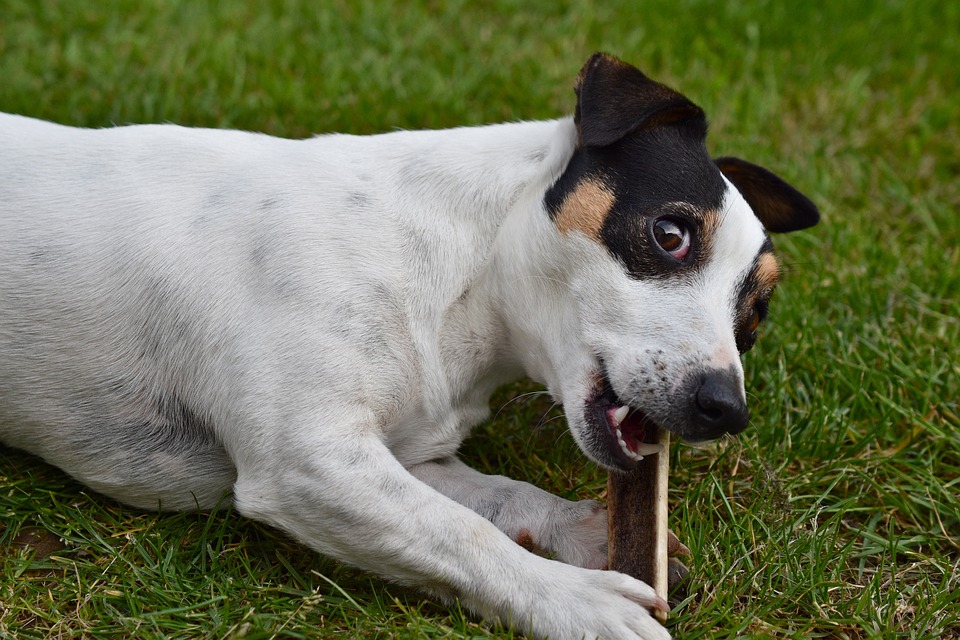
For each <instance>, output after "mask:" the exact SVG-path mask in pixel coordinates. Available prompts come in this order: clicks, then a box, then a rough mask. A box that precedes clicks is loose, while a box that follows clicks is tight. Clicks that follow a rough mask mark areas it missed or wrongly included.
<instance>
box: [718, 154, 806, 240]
mask: <svg viewBox="0 0 960 640" xmlns="http://www.w3.org/2000/svg"><path fill="white" fill-rule="evenodd" d="M714 162H716V163H717V166H718V167H720V171H721V172H722V173H723V175H725V176H726V177H727V180H729V181H730V182H732V183H733V185H734V186H735V187H736V188H737V190H738V191H739V192H740V194H741V195H742V196H743V199H744V200H746V201H747V204H749V205H750V208H751V209H753V212H754V213H755V214H756V216H757V217H758V218H760V222H762V223H763V226H764V227H766V228H767V230H768V231H773V232H774V233H786V232H788V231H798V230H800V229H806V228H807V227H812V226H813V225H815V224H817V222H819V221H820V211H819V210H818V209H817V205H815V204H813V202H811V201H810V199H809V198H808V197H807V196H805V195H803V194H802V193H800V192H799V191H797V190H796V189H794V188H793V187H791V186H790V185H789V184H787V183H786V182H785V181H784V180H783V179H782V178H780V177H779V176H777V175H776V174H774V173H773V172H771V171H768V170H766V169H764V168H763V167H758V166H757V165H755V164H751V163H749V162H747V161H746V160H741V159H739V158H717V159H716V160H714Z"/></svg>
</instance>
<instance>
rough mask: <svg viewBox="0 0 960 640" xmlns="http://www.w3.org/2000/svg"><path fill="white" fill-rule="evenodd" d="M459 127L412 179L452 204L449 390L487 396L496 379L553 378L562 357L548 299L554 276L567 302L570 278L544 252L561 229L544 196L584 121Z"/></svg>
mask: <svg viewBox="0 0 960 640" xmlns="http://www.w3.org/2000/svg"><path fill="white" fill-rule="evenodd" d="M458 132H459V133H460V134H461V136H460V137H459V139H456V140H454V143H453V146H450V147H446V146H445V147H443V148H439V149H435V150H434V151H433V152H432V153H431V154H429V157H428V158H427V159H426V160H425V161H424V162H423V163H421V164H420V165H419V166H418V171H417V175H411V174H410V173H408V174H407V176H406V179H407V180H413V181H414V182H416V183H419V184H420V185H421V187H422V189H423V190H424V191H426V193H424V191H421V192H420V195H421V196H426V201H428V202H441V203H445V206H446V207H447V209H446V210H445V211H444V212H443V213H444V214H445V215H444V216H443V218H444V219H445V220H446V221H448V222H449V225H445V227H444V229H443V233H444V234H445V237H443V238H442V239H441V243H442V244H443V245H444V248H445V249H446V251H443V252H441V255H443V256H444V264H445V267H444V268H443V269H442V270H443V275H442V277H441V278H440V280H441V282H437V283H436V286H438V287H440V288H443V287H451V288H450V289H449V290H448V291H446V292H445V295H444V296H443V298H444V299H446V300H448V301H449V302H448V304H447V306H446V308H445V309H443V310H442V311H441V313H442V325H441V329H440V335H441V339H440V354H439V355H440V359H441V362H442V364H443V369H444V370H445V373H446V378H447V384H449V385H450V390H451V391H452V392H453V393H454V394H455V395H458V392H459V393H465V394H469V395H471V396H476V398H477V399H478V400H480V399H481V398H482V402H483V403H484V404H485V403H486V398H487V396H488V395H489V393H490V391H492V389H493V388H494V387H496V386H498V385H499V384H502V383H504V382H508V381H510V380H513V379H516V378H519V377H522V376H524V375H527V376H530V377H532V378H534V379H536V380H538V381H541V382H550V381H549V380H548V376H547V375H545V371H544V369H545V368H551V367H545V365H546V364H547V362H548V361H550V360H552V359H553V358H555V357H558V356H557V354H556V349H555V348H554V347H555V345H553V344H552V342H553V341H554V340H553V339H555V338H556V335H555V334H556V331H554V328H555V327H551V326H550V324H551V322H552V321H557V320H559V319H557V318H554V319H553V320H551V319H550V318H549V317H544V315H545V314H546V315H547V316H549V314H548V313H547V309H546V308H545V307H544V305H545V304H546V305H549V304H550V300H544V297H545V295H546V297H547V298H550V293H549V292H550V291H551V290H552V287H550V286H549V281H551V280H552V281H553V282H555V284H556V287H558V291H557V295H556V298H557V302H559V299H560V292H559V289H560V288H562V287H563V283H562V281H561V280H562V275H561V274H558V273H550V268H551V267H550V264H549V260H548V259H546V256H549V255H550V254H551V253H553V247H554V245H555V243H556V242H557V241H558V239H559V235H558V232H557V230H556V227H555V226H554V224H553V223H552V221H551V220H550V217H549V215H548V214H547V212H546V210H545V208H544V200H543V196H544V193H545V192H546V190H547V188H549V187H550V185H552V184H553V183H554V182H555V181H556V179H557V178H558V177H559V176H560V174H561V173H562V172H563V170H564V169H565V167H566V165H567V163H568V162H569V159H570V157H571V155H572V154H573V151H574V148H575V146H576V129H575V127H574V124H573V122H572V119H570V118H567V119H563V120H557V121H549V122H525V123H517V124H508V125H495V126H491V127H479V128H475V129H462V130H458ZM446 141H447V138H445V139H444V142H446ZM428 174H429V178H430V179H429V180H427V179H426V178H427V177H428ZM438 177H440V179H438ZM427 190H429V191H427ZM545 280H546V281H547V282H545ZM545 291H546V292H547V293H546V294H545V293H544V292H545Z"/></svg>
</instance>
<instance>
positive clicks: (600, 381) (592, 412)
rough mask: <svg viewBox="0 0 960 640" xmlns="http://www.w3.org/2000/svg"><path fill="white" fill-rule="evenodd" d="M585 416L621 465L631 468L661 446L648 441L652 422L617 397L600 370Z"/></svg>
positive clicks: (653, 433)
mask: <svg viewBox="0 0 960 640" xmlns="http://www.w3.org/2000/svg"><path fill="white" fill-rule="evenodd" d="M601 372H602V369H601ZM586 418H587V421H588V423H590V426H591V427H593V428H594V429H595V430H596V432H597V433H598V434H600V435H601V436H602V438H603V440H604V442H606V444H607V447H608V449H609V450H610V453H611V454H613V458H614V461H615V462H616V464H618V465H619V466H621V467H624V468H631V467H633V466H634V465H635V464H636V463H637V462H639V461H640V460H643V457H644V456H649V455H653V454H655V453H659V452H660V450H661V448H662V447H661V446H660V445H658V444H655V443H651V442H648V440H651V439H653V438H654V437H655V436H656V434H655V431H656V429H654V428H653V427H654V426H655V425H654V423H653V422H652V421H651V420H650V419H649V418H648V417H647V416H646V415H644V413H643V412H642V411H640V410H638V409H634V408H631V407H630V406H629V405H627V404H626V403H624V402H623V401H622V400H620V398H619V397H618V396H617V394H616V392H615V391H614V390H613V386H612V385H611V384H610V380H609V379H608V378H607V376H606V375H605V374H603V373H601V374H600V375H598V376H597V383H596V385H595V387H594V393H593V394H592V395H591V397H590V398H589V399H588V400H587V407H586Z"/></svg>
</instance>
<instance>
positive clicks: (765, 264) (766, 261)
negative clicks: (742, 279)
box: [756, 252, 780, 291]
mask: <svg viewBox="0 0 960 640" xmlns="http://www.w3.org/2000/svg"><path fill="white" fill-rule="evenodd" d="M756 273H757V283H758V284H759V285H760V287H759V288H760V289H761V290H762V291H772V290H773V288H774V287H775V286H776V285H777V281H778V280H779V279H780V263H779V262H777V258H776V256H774V255H773V254H772V253H769V252H768V253H762V254H760V257H759V258H758V259H757V272H756Z"/></svg>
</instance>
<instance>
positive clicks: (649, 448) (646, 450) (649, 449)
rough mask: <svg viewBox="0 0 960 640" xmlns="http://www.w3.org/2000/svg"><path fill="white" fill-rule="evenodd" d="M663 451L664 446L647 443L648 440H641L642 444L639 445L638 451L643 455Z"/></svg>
mask: <svg viewBox="0 0 960 640" xmlns="http://www.w3.org/2000/svg"><path fill="white" fill-rule="evenodd" d="M661 451H663V446H662V445H659V444H647V443H646V442H641V443H640V446H638V447H637V453H639V454H640V455H642V456H652V455H653V454H655V453H660V452H661Z"/></svg>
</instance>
